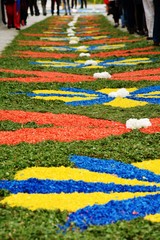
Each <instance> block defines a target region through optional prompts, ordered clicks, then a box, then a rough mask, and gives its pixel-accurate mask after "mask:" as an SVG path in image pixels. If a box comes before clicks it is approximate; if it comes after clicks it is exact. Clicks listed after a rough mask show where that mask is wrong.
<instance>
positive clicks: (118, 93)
mask: <svg viewBox="0 0 160 240" xmlns="http://www.w3.org/2000/svg"><path fill="white" fill-rule="evenodd" d="M108 96H109V97H113V98H116V97H121V98H124V97H127V96H129V92H128V91H127V90H126V89H125V88H120V89H118V90H117V91H116V92H110V93H109V94H108Z"/></svg>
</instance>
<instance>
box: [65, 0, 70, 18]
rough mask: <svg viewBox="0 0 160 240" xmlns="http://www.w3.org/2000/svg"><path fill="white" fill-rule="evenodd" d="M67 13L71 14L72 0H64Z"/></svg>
mask: <svg viewBox="0 0 160 240" xmlns="http://www.w3.org/2000/svg"><path fill="white" fill-rule="evenodd" d="M63 4H64V10H65V15H68V14H69V15H71V7H70V0H63Z"/></svg>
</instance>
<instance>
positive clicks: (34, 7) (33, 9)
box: [28, 0, 40, 16]
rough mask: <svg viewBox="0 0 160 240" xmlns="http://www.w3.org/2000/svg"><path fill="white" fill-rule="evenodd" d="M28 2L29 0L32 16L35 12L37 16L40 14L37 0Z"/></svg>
mask: <svg viewBox="0 0 160 240" xmlns="http://www.w3.org/2000/svg"><path fill="white" fill-rule="evenodd" d="M28 2H29V8H30V12H31V16H33V15H34V14H35V16H39V15H40V12H39V9H38V5H37V0H28Z"/></svg>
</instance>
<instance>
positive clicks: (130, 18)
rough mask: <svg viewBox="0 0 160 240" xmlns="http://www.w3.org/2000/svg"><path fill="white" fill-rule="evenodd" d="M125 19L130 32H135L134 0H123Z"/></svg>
mask: <svg viewBox="0 0 160 240" xmlns="http://www.w3.org/2000/svg"><path fill="white" fill-rule="evenodd" d="M121 3H122V10H123V14H124V21H125V25H126V27H127V30H128V32H129V33H130V34H133V33H135V25H136V24H135V11H134V0H121Z"/></svg>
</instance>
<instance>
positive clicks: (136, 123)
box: [126, 118, 152, 129]
mask: <svg viewBox="0 0 160 240" xmlns="http://www.w3.org/2000/svg"><path fill="white" fill-rule="evenodd" d="M151 125H152V124H151V122H150V120H149V119H148V118H141V119H136V118H130V119H129V120H127V121H126V128H130V129H139V128H147V127H150V126H151Z"/></svg>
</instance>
